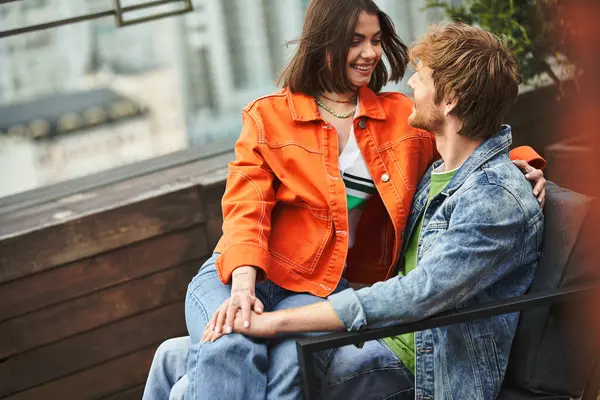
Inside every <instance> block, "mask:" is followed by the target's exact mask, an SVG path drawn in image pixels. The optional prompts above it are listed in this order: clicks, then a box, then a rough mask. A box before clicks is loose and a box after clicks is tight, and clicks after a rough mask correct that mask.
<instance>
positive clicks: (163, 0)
mask: <svg viewBox="0 0 600 400" xmlns="http://www.w3.org/2000/svg"><path fill="white" fill-rule="evenodd" d="M17 1H24V0H0V4H4V3H13V2H17ZM113 1H114V8H112V9H110V10H105V11H99V12H95V13H90V14H84V15H78V16H76V17H70V18H64V19H59V20H55V21H50V22H44V23H41V24H34V25H29V26H24V27H20V28H15V29H9V30H4V31H0V38H3V37H7V36H14V35H19V34H22V33H27V32H33V31H39V30H43V29H49V28H55V27H58V26H63V25H69V24H74V23H77V22H83V21H88V20H92V19H98V18H104V17H110V16H113V17H114V18H115V25H116V26H117V27H118V28H120V27H123V26H129V25H133V24H139V23H143V22H149V21H154V20H157V19H160V18H166V17H171V16H174V15H179V14H184V13H187V12H190V11H193V9H194V7H193V5H192V0H155V1H150V2H147V3H141V4H135V5H131V6H126V7H123V6H122V5H121V0H113ZM177 3H182V4H183V7H182V8H180V9H177V10H171V11H167V12H163V13H157V14H154V15H149V16H145V17H140V18H132V19H126V18H125V14H127V13H130V12H132V11H139V10H145V9H149V8H154V7H158V6H162V5H166V4H177Z"/></svg>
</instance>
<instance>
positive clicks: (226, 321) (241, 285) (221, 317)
mask: <svg viewBox="0 0 600 400" xmlns="http://www.w3.org/2000/svg"><path fill="white" fill-rule="evenodd" d="M255 286H256V268H254V267H250V266H243V267H239V268H237V269H236V270H235V271H233V274H232V278H231V297H230V298H229V299H227V300H225V302H224V303H223V304H221V306H220V307H219V308H218V309H217V310H216V311H215V313H214V314H213V316H212V318H211V319H210V321H209V322H208V325H207V329H205V330H204V335H203V337H202V340H203V341H204V339H205V336H207V331H214V332H216V333H221V332H223V333H231V332H232V331H233V323H234V320H235V316H236V314H237V312H238V310H241V320H242V321H243V322H242V326H246V327H249V326H250V310H252V309H253V310H254V311H255V312H256V313H258V314H260V313H262V312H263V310H264V306H263V304H262V302H261V301H260V300H259V299H258V298H257V297H256V295H255ZM223 325H225V327H224V328H223ZM208 328H210V329H208Z"/></svg>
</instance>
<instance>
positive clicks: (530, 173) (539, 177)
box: [513, 160, 546, 207]
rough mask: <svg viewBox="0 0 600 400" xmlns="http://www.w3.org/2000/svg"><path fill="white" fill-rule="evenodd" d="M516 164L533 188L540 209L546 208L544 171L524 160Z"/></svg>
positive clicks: (515, 162) (514, 162)
mask: <svg viewBox="0 0 600 400" xmlns="http://www.w3.org/2000/svg"><path fill="white" fill-rule="evenodd" d="M513 164H515V165H516V166H517V167H519V169H520V170H521V171H522V172H523V173H524V174H525V178H526V179H527V180H528V181H529V182H530V183H531V185H532V186H533V195H534V196H535V197H536V198H537V200H538V203H540V207H544V203H545V202H546V178H544V171H542V170H541V169H535V168H533V167H532V166H531V165H529V164H528V163H527V161H524V160H514V161H513Z"/></svg>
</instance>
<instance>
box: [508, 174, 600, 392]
mask: <svg viewBox="0 0 600 400" xmlns="http://www.w3.org/2000/svg"><path fill="white" fill-rule="evenodd" d="M599 217H600V204H599V202H598V201H597V200H596V199H593V198H590V197H587V196H584V195H582V194H579V193H575V192H573V191H570V190H567V189H564V188H561V187H558V186H557V185H555V184H554V183H552V182H548V187H547V195H546V205H545V207H544V241H543V249H542V255H541V258H540V261H539V263H538V266H537V269H536V274H535V279H534V281H533V283H532V285H531V288H530V290H529V293H536V292H542V291H545V290H548V289H553V288H558V287H563V286H570V285H576V284H591V283H593V282H598V281H599V280H600V263H599V262H598V260H597V255H598V254H600V251H596V249H598V247H599V246H600V243H594V242H595V241H594V239H595V237H596V234H595V232H596V229H597V228H598V225H597V224H598V220H599V219H598V218H599ZM586 312H587V311H586V310H583V309H581V308H579V309H577V307H573V306H572V305H564V306H560V305H559V306H554V307H545V308H537V309H531V310H526V311H524V312H522V313H521V316H520V320H519V327H518V329H517V333H516V336H515V339H514V342H513V346H512V349H511V356H510V361H509V365H508V370H507V374H506V378H505V385H508V386H513V387H518V388H521V389H526V390H528V391H531V392H534V393H552V394H570V395H578V394H581V392H583V388H584V387H585V384H586V382H587V379H588V378H589V375H590V372H591V371H592V369H593V365H594V363H595V362H596V360H597V359H598V356H599V351H598V350H599V348H600V346H598V345H597V339H596V338H594V337H593V332H592V331H593V330H592V329H586V326H587V327H589V325H590V321H589V314H587V316H586ZM586 321H587V322H586Z"/></svg>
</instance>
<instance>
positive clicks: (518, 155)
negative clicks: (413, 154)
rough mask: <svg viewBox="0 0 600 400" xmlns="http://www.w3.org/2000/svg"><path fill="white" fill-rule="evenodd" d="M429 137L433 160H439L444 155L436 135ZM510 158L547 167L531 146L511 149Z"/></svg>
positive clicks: (539, 167)
mask: <svg viewBox="0 0 600 400" xmlns="http://www.w3.org/2000/svg"><path fill="white" fill-rule="evenodd" d="M429 137H430V138H431V144H432V146H433V160H434V161H435V160H439V159H440V158H441V157H442V156H441V155H440V153H439V152H438V151H437V147H436V145H435V136H434V135H433V134H432V133H429ZM510 159H511V160H524V161H527V163H528V164H529V165H531V166H532V167H533V168H537V169H542V170H543V169H544V168H545V167H546V160H545V159H544V158H543V157H542V156H540V155H539V154H538V153H537V152H536V151H535V150H534V149H533V148H531V147H529V146H519V147H516V148H514V149H512V150H511V151H510Z"/></svg>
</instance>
